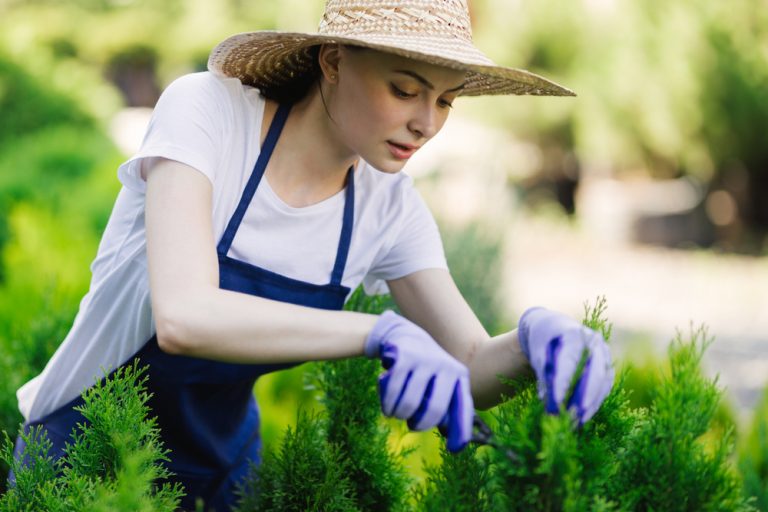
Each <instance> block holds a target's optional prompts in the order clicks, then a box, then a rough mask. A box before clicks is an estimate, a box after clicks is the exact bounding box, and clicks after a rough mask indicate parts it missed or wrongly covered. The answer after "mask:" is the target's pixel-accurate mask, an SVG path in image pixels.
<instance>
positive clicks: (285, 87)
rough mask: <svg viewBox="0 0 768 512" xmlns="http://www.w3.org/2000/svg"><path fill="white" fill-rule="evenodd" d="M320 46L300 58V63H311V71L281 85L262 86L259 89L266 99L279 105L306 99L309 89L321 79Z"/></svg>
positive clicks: (308, 50)
mask: <svg viewBox="0 0 768 512" xmlns="http://www.w3.org/2000/svg"><path fill="white" fill-rule="evenodd" d="M319 55H320V46H310V47H309V48H307V49H306V50H305V51H304V54H303V55H301V56H300V57H299V60H300V61H305V60H307V61H309V69H308V70H307V71H306V72H305V73H302V74H301V75H299V76H297V77H294V78H292V79H291V80H290V81H287V82H285V83H283V84H280V85H274V84H269V85H262V86H261V87H259V90H260V91H261V94H262V95H263V96H264V97H265V98H269V99H270V100H274V101H276V102H278V103H296V102H297V101H299V100H301V99H302V98H304V96H306V95H307V93H308V92H309V88H310V87H312V85H313V84H314V83H316V82H317V80H318V79H319V78H320V63H319V60H318V59H319Z"/></svg>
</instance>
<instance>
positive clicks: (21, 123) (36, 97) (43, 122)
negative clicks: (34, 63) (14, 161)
mask: <svg viewBox="0 0 768 512" xmlns="http://www.w3.org/2000/svg"><path fill="white" fill-rule="evenodd" d="M0 112H2V113H3V115H2V116H0V151H2V150H3V149H5V148H7V147H9V146H10V145H12V144H13V143H14V142H15V141H16V140H18V138H20V137H23V136H25V135H27V134H29V133H33V132H36V131H38V130H40V129H41V128H42V127H46V126H50V125H57V124H70V125H74V126H79V127H83V126H92V123H93V121H92V120H91V119H90V118H89V117H88V116H87V115H86V114H84V113H83V112H82V111H80V109H78V108H77V107H76V106H75V104H74V103H73V102H72V101H71V100H70V99H69V98H67V97H66V96H65V95H63V94H60V93H57V92H55V91H53V90H51V89H50V88H48V87H46V85H45V84H44V83H40V82H39V81H38V80H37V79H35V78H33V77H32V76H30V74H29V73H27V72H26V71H25V70H24V69H23V68H22V67H21V66H19V65H18V64H16V63H14V62H13V61H12V60H11V59H9V58H8V57H7V56H5V55H3V54H2V53H0ZM30 156H31V155H30Z"/></svg>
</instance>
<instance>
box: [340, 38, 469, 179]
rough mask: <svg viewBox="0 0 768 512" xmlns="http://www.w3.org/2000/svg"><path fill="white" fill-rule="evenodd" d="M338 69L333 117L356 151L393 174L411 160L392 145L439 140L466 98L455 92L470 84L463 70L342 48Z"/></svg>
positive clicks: (421, 143)
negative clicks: (454, 106)
mask: <svg viewBox="0 0 768 512" xmlns="http://www.w3.org/2000/svg"><path fill="white" fill-rule="evenodd" d="M337 65H338V67H337V70H338V76H336V77H335V78H336V79H335V83H333V82H332V91H331V92H332V94H331V97H330V98H328V100H329V101H328V110H329V113H330V114H331V118H332V119H333V121H334V122H335V124H336V125H337V127H338V129H339V131H340V135H341V138H342V139H343V140H344V141H345V143H346V144H347V146H348V147H349V149H350V150H352V151H353V152H354V153H356V154H358V155H360V157H362V158H363V159H364V160H365V161H367V162H368V163H370V164H371V165H373V166H374V167H375V168H377V169H379V170H380V171H382V172H387V173H397V172H399V171H400V170H401V169H402V168H403V166H404V165H405V163H406V161H407V159H402V158H396V157H395V156H393V154H392V152H391V149H390V145H389V144H388V142H387V141H390V142H395V143H398V144H408V145H412V146H417V147H420V146H422V145H423V144H424V143H426V142H427V141H428V140H429V139H431V138H432V137H434V136H435V135H436V134H437V132H439V131H440V129H441V128H442V127H443V124H444V123H445V121H446V119H447V118H448V113H449V112H450V104H451V103H452V102H453V101H454V100H455V99H456V97H457V96H458V95H459V93H460V91H451V89H455V88H457V87H458V86H460V85H461V84H462V82H463V79H464V72H462V71H457V70H452V69H449V68H443V67H440V66H435V65H432V64H427V63H423V62H419V61H416V60H411V59H407V58H404V57H400V56H396V55H391V54H387V53H382V52H377V51H373V50H351V49H348V48H344V47H341V48H339V50H338V62H337ZM403 71H407V72H410V73H415V74H417V75H418V76H419V77H421V78H423V79H425V80H426V81H428V82H429V83H430V84H431V85H432V86H433V87H434V88H430V87H429V86H427V85H426V84H424V83H422V82H421V81H420V80H419V79H418V78H416V77H414V76H410V75H409V74H406V73H403ZM332 76H333V75H332ZM332 80H333V79H332Z"/></svg>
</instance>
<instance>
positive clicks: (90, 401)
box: [0, 361, 183, 512]
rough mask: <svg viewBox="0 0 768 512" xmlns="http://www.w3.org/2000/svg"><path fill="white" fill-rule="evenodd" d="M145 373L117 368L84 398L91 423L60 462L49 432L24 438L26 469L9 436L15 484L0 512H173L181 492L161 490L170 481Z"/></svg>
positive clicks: (0, 501) (7, 451) (6, 450)
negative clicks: (149, 403) (55, 457)
mask: <svg viewBox="0 0 768 512" xmlns="http://www.w3.org/2000/svg"><path fill="white" fill-rule="evenodd" d="M144 372H145V369H144V368H139V367H138V362H137V361H135V362H134V363H133V364H132V365H128V366H125V367H122V368H119V369H118V370H116V371H115V372H113V373H112V375H110V376H108V377H106V378H105V379H102V380H101V381H100V382H98V383H97V384H96V385H95V386H93V387H91V388H90V389H89V390H87V391H86V392H85V393H84V394H83V399H84V403H83V405H82V406H80V407H79V411H80V412H81V413H82V415H83V416H84V418H85V420H86V421H85V422H84V423H81V424H78V426H77V427H76V429H75V430H74V431H73V432H72V442H71V443H69V444H68V445H67V448H66V450H65V455H64V457H62V458H60V459H58V460H56V461H54V460H53V458H52V457H51V456H50V455H49V451H50V449H51V442H50V440H49V439H48V438H47V435H46V433H45V431H44V430H42V429H40V428H33V429H31V430H30V431H29V432H28V433H22V434H21V435H22V438H23V439H24V441H25V442H26V448H25V451H24V456H23V460H24V463H23V464H22V463H21V462H20V461H17V460H14V457H13V447H14V443H13V441H12V440H11V439H10V438H9V437H8V436H7V435H6V437H5V443H4V446H3V450H2V458H3V459H4V460H5V462H6V463H7V464H9V465H10V466H11V469H12V470H13V472H14V474H15V477H16V485H15V487H12V488H11V489H9V490H8V492H6V493H5V494H4V495H3V496H2V498H0V512H11V511H13V512H17V511H22V510H23V511H29V512H38V511H40V512H42V511H46V512H58V511H61V512H72V511H89V512H90V511H92V512H97V511H105V512H106V511H115V510H119V511H128V510H132V511H142V512H144V511H146V512H155V511H157V512H160V511H171V510H174V509H175V508H176V507H177V506H178V503H179V499H180V497H181V496H182V493H183V490H182V489H181V487H180V486H179V485H178V484H174V485H171V484H168V483H165V484H158V483H156V482H160V481H162V480H163V479H165V478H167V477H168V476H169V473H168V472H167V470H165V469H164V467H163V466H162V464H161V461H163V460H166V451H165V450H164V449H163V448H162V443H161V441H160V437H159V436H160V432H159V429H158V427H157V425H156V424H155V420H154V419H148V418H147V415H148V412H149V407H148V406H147V400H148V399H149V395H148V394H147V392H146V380H147V377H146V376H144Z"/></svg>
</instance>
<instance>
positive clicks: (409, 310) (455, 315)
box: [387, 269, 532, 409]
mask: <svg viewBox="0 0 768 512" xmlns="http://www.w3.org/2000/svg"><path fill="white" fill-rule="evenodd" d="M387 283H388V285H389V289H390V291H391V292H392V297H393V298H394V299H395V302H396V303H397V305H398V307H399V308H400V310H401V311H402V313H403V315H404V316H405V317H406V318H408V319H409V320H411V321H413V322H415V323H416V324H418V325H419V326H421V327H422V328H423V329H424V330H426V331H427V332H428V333H429V334H430V335H431V336H432V337H433V338H435V340H437V341H438V343H440V344H441V345H442V346H443V348H445V349H446V350H447V351H448V352H449V353H450V354H451V355H453V356H454V357H456V358H457V359H459V360H460V361H462V362H464V363H465V364H466V365H467V366H468V367H469V371H470V378H471V387H472V395H473V398H474V402H475V405H476V406H477V407H478V408H480V409H485V408H488V407H491V406H493V405H496V404H497V403H499V401H500V400H501V393H505V394H508V395H509V394H511V390H510V389H509V387H508V386H505V385H503V384H502V383H501V382H500V381H499V379H498V377H497V376H498V375H502V376H504V377H507V378H512V377H519V376H521V375H525V374H528V373H530V374H531V375H532V371H531V369H530V366H529V365H528V361H527V359H526V358H525V356H524V355H523V352H522V350H521V349H520V343H519V341H518V339H517V330H513V331H510V332H507V333H504V334H501V335H499V336H496V337H494V338H491V337H490V336H489V335H488V333H487V332H486V331H485V329H484V328H483V326H482V324H481V323H480V321H479V320H478V319H477V316H476V315H475V314H474V312H473V311H472V309H471V308H470V307H469V305H468V304H467V302H466V301H465V300H464V297H462V295H461V292H459V290H458V288H457V287H456V284H455V283H454V281H453V278H452V277H451V274H450V273H449V272H448V271H447V270H443V269H428V270H422V271H420V272H414V273H413V274H410V275H408V276H405V277H402V278H400V279H394V280H392V281H388V282H387Z"/></svg>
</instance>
